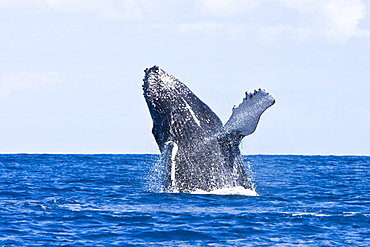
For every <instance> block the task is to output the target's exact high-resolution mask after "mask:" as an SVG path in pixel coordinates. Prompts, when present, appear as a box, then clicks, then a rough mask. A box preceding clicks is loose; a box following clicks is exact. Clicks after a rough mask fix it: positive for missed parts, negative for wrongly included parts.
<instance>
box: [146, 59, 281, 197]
mask: <svg viewBox="0 0 370 247" xmlns="http://www.w3.org/2000/svg"><path fill="white" fill-rule="evenodd" d="M143 81H144V85H143V90H144V97H145V100H146V102H147V105H148V108H149V112H150V115H151V117H152V120H153V129H152V133H153V135H154V138H155V140H156V142H157V144H158V147H159V150H160V152H161V162H162V163H163V165H164V166H165V173H164V174H165V175H164V178H163V190H164V191H165V192H185V193H190V192H195V191H214V190H218V189H224V188H235V187H240V186H241V187H243V188H245V189H252V190H253V189H254V188H253V184H252V182H251V179H250V177H249V176H248V173H247V169H246V167H245V165H244V163H243V161H242V157H241V153H240V149H239V145H240V143H241V141H242V139H243V137H245V136H247V135H250V134H252V133H253V132H254V131H255V129H256V127H257V124H258V122H259V119H260V117H261V115H262V113H263V112H264V111H265V110H266V109H267V108H269V107H270V106H271V105H273V104H274V103H275V99H274V98H273V96H272V95H271V94H270V93H268V92H267V91H266V90H264V89H258V90H255V91H254V92H253V93H246V97H245V98H244V99H243V102H242V103H241V104H240V105H239V106H237V107H234V108H233V109H232V115H231V117H230V119H229V120H228V121H227V122H226V124H225V125H223V124H222V122H221V120H220V119H219V118H218V116H217V115H216V114H215V113H214V112H213V111H212V110H211V109H210V108H209V107H208V106H207V105H206V104H205V103H203V102H202V101H201V100H200V99H199V98H198V97H197V96H196V95H195V94H194V93H193V92H192V91H191V90H190V89H189V88H188V87H187V86H186V85H185V84H183V83H182V82H180V81H179V80H178V79H176V78H175V77H174V76H172V75H170V74H168V73H166V72H165V71H164V70H162V69H161V68H159V67H158V66H153V67H151V68H148V69H146V70H145V77H144V80H143Z"/></svg>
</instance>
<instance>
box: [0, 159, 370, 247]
mask: <svg viewBox="0 0 370 247" xmlns="http://www.w3.org/2000/svg"><path fill="white" fill-rule="evenodd" d="M158 159H159V157H158V156H157V155H50V154H3V155H0V246H136V245H144V246H293V245H294V246H349V245H353V246H370V179H369V178H370V157H364V156H286V155H278V156H270V155H256V156H254V155H252V156H244V160H245V162H246V164H247V165H248V166H250V169H251V171H252V174H251V175H252V178H253V181H254V184H255V186H256V191H257V193H258V194H259V195H258V196H241V195H210V194H206V195H204V194H176V193H173V194H168V193H167V194H166V193H159V192H158V186H157V185H158V181H156V180H157V176H156V174H155V172H154V171H153V167H155V165H156V164H157V161H158Z"/></svg>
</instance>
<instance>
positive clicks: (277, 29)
mask: <svg viewBox="0 0 370 247" xmlns="http://www.w3.org/2000/svg"><path fill="white" fill-rule="evenodd" d="M289 28H290V27H289V26H284V25H279V26H272V27H263V28H262V29H261V35H262V37H263V38H265V39H266V40H268V41H274V40H275V37H276V36H278V35H280V34H282V33H283V32H284V31H286V30H288V29H289Z"/></svg>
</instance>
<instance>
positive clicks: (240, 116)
mask: <svg viewBox="0 0 370 247" xmlns="http://www.w3.org/2000/svg"><path fill="white" fill-rule="evenodd" d="M274 103H275V99H274V98H273V97H272V95H271V94H270V93H268V92H267V91H266V90H264V89H259V90H258V91H257V90H255V91H254V93H248V92H246V93H245V98H244V99H243V102H242V103H241V104H240V105H239V106H237V107H235V106H234V108H233V111H232V114H231V117H230V118H229V120H228V121H227V122H226V124H225V126H224V129H225V131H226V132H227V133H232V132H236V133H240V134H241V135H242V136H243V137H244V136H247V135H250V134H252V133H253V132H254V131H255V130H256V128H257V124H258V122H259V119H260V117H261V115H262V113H263V112H264V111H266V109H267V108H269V107H270V106H272V105H273V104H274Z"/></svg>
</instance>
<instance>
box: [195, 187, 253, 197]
mask: <svg viewBox="0 0 370 247" xmlns="http://www.w3.org/2000/svg"><path fill="white" fill-rule="evenodd" d="M190 194H201V195H241V196H258V194H257V192H256V191H255V190H254V189H246V188H244V187H242V186H237V187H233V188H223V189H217V190H212V191H204V190H196V191H193V192H191V193H190Z"/></svg>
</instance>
